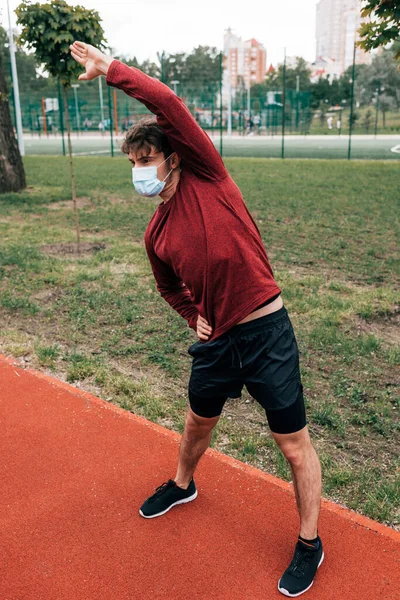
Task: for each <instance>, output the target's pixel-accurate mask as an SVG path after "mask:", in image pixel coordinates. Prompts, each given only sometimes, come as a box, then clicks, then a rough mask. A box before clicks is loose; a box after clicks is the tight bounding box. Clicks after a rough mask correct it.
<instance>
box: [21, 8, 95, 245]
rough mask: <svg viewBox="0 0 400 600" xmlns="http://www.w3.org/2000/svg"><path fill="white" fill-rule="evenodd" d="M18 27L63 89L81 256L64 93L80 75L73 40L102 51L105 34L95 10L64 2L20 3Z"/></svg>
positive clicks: (76, 211)
mask: <svg viewBox="0 0 400 600" xmlns="http://www.w3.org/2000/svg"><path fill="white" fill-rule="evenodd" d="M15 12H16V14H17V17H18V20H17V23H18V25H20V26H22V32H21V35H20V41H21V43H22V44H26V45H27V47H28V48H29V49H34V51H35V56H36V61H37V62H38V63H40V64H43V65H44V67H45V69H46V71H48V72H49V73H50V75H52V76H53V77H55V78H57V79H58V80H59V81H60V83H61V85H62V89H63V96H64V105H65V114H66V121H67V135H68V151H69V164H70V170H71V188H72V201H73V206H74V215H75V225H76V233H77V243H78V253H79V252H80V231H79V218H78V210H77V206H76V192H75V178H74V167H73V161H72V146H71V128H70V121H69V112H68V101H67V89H68V87H70V85H71V82H72V81H74V80H76V79H77V78H78V76H79V74H80V72H81V68H80V66H79V64H78V63H77V62H76V61H75V60H74V59H73V58H72V56H71V54H70V51H69V47H70V45H71V44H72V43H73V42H74V41H75V39H76V38H78V39H79V40H81V41H83V42H86V43H88V44H92V45H93V46H97V47H104V43H105V39H104V31H103V29H102V27H101V25H100V16H99V14H98V12H97V11H95V10H87V9H86V8H84V7H83V6H75V7H72V6H69V5H68V4H67V3H66V2H65V0H53V1H52V2H51V3H48V4H39V3H38V2H37V3H36V4H30V3H29V0H26V2H22V3H21V4H20V5H19V6H18V7H17V9H16V11H15Z"/></svg>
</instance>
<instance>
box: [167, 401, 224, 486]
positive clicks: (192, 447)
mask: <svg viewBox="0 0 400 600" xmlns="http://www.w3.org/2000/svg"><path fill="white" fill-rule="evenodd" d="M218 420H219V416H217V417H212V418H210V419H207V418H205V417H199V416H198V415H196V414H195V413H194V412H193V411H192V409H191V408H189V409H188V411H187V413H186V420H185V429H184V431H183V434H182V440H181V444H180V448H179V460H178V469H177V472H176V476H175V483H176V485H177V486H179V487H180V488H183V489H187V487H188V486H189V483H190V480H191V479H192V477H193V474H194V472H195V470H196V467H197V464H198V462H199V460H200V458H201V457H202V456H203V454H204V452H205V451H206V450H207V448H208V446H209V445H210V442H211V436H212V430H213V428H214V427H215V425H216V424H217V422H218Z"/></svg>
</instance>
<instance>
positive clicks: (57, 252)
mask: <svg viewBox="0 0 400 600" xmlns="http://www.w3.org/2000/svg"><path fill="white" fill-rule="evenodd" d="M105 248H106V244H104V243H103V242H81V243H80V244H79V248H78V244H77V243H76V242H70V243H61V244H45V245H44V246H40V248H39V250H40V251H41V252H44V253H45V254H49V255H50V256H68V257H79V256H82V254H94V253H95V252H99V250H104V249H105Z"/></svg>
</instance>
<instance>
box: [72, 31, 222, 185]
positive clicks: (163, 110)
mask: <svg viewBox="0 0 400 600" xmlns="http://www.w3.org/2000/svg"><path fill="white" fill-rule="evenodd" d="M70 48H71V54H72V56H73V57H74V58H75V60H77V61H78V62H79V63H80V64H82V65H83V66H84V67H85V69H86V73H83V74H82V75H80V76H79V79H83V80H84V79H94V78H95V77H97V76H99V75H106V80H107V83H108V85H112V86H114V87H117V88H119V89H121V90H123V91H124V92H125V93H126V94H128V96H132V97H133V98H136V99H137V100H139V101H140V102H142V104H144V105H145V106H146V107H147V108H148V109H149V110H150V111H151V112H152V113H153V114H155V115H156V116H157V122H158V124H159V125H160V127H161V128H162V129H163V131H164V132H165V133H166V135H167V137H168V139H169V142H170V144H171V147H172V148H173V149H174V150H175V152H177V153H178V155H179V156H180V157H181V158H182V159H184V161H185V163H187V164H188V166H189V167H190V168H191V169H192V170H194V171H196V172H197V173H198V175H200V176H202V177H205V178H207V179H216V180H218V179H223V178H224V177H226V176H227V174H228V172H227V170H226V168H225V166H224V163H223V160H222V158H221V156H220V154H219V153H218V151H217V149H216V148H215V146H214V144H213V142H212V141H211V139H210V137H209V136H208V135H207V134H206V133H205V131H203V130H202V128H201V127H200V126H199V125H198V124H197V122H196V119H195V118H194V117H193V115H192V114H191V113H190V111H189V109H188V108H187V107H186V105H185V103H184V102H183V100H181V98H179V97H178V96H177V95H176V94H175V93H174V92H173V91H172V90H171V89H170V88H169V87H168V86H166V85H164V84H163V83H161V82H160V81H158V79H154V78H153V77H149V76H148V75H146V74H145V73H143V72H142V71H140V69H136V68H135V67H128V66H127V65H125V64H123V63H122V62H120V61H119V60H115V59H112V58H111V57H110V56H106V55H105V54H103V53H102V52H100V50H97V48H94V47H93V46H91V45H90V44H84V43H83V42H74V44H73V45H71V46H70Z"/></svg>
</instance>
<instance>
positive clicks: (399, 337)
mask: <svg viewBox="0 0 400 600" xmlns="http://www.w3.org/2000/svg"><path fill="white" fill-rule="evenodd" d="M355 328H356V331H357V333H358V335H360V334H372V335H375V336H376V337H379V338H381V339H382V340H383V342H384V344H386V345H388V346H398V345H400V306H395V309H394V311H393V312H392V313H390V314H388V315H380V316H376V317H374V318H373V319H362V318H361V317H357V318H356V320H355Z"/></svg>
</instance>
